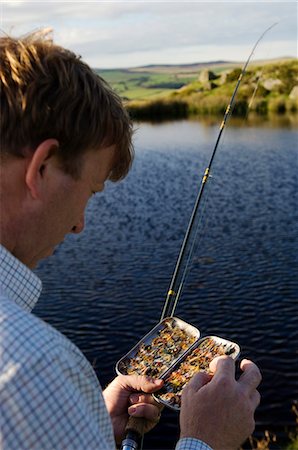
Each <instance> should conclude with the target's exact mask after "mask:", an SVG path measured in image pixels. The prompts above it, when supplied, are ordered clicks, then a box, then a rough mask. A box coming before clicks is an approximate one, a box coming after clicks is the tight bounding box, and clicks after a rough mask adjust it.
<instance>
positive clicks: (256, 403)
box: [250, 390, 261, 409]
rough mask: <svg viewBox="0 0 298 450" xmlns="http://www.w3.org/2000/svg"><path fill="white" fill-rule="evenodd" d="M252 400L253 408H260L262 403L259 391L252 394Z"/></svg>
mask: <svg viewBox="0 0 298 450" xmlns="http://www.w3.org/2000/svg"><path fill="white" fill-rule="evenodd" d="M250 398H251V401H252V406H253V408H254V409H256V408H257V407H258V406H259V404H260V401H261V395H260V393H259V391H257V390H255V391H254V392H253V393H252V394H251V396H250Z"/></svg>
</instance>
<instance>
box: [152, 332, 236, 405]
mask: <svg viewBox="0 0 298 450" xmlns="http://www.w3.org/2000/svg"><path fill="white" fill-rule="evenodd" d="M239 353H240V347H239V345H238V344H236V343H235V342H231V341H228V340H226V339H222V338H220V337H218V336H206V337H204V338H202V339H199V340H198V341H197V342H196V343H195V344H194V345H193V346H192V347H191V348H190V349H188V350H186V351H185V352H184V354H183V355H182V356H181V357H180V358H179V359H178V360H177V361H176V363H174V364H173V365H172V366H171V367H170V368H169V369H168V370H167V371H166V372H165V373H164V374H163V376H162V378H163V380H164V386H163V387H162V389H161V390H160V391H158V392H157V393H155V394H153V397H154V398H155V399H156V400H157V401H159V402H160V403H163V404H164V405H166V406H168V407H169V408H171V409H175V410H176V411H179V410H180V405H181V394H182V390H183V388H184V386H185V385H186V384H187V383H188V382H189V381H190V379H191V378H192V377H193V376H194V375H195V374H196V373H197V372H202V371H204V372H207V373H209V364H210V362H211V361H212V360H213V359H214V358H215V357H216V356H221V355H228V356H231V357H232V358H233V359H236V358H237V357H238V355H239Z"/></svg>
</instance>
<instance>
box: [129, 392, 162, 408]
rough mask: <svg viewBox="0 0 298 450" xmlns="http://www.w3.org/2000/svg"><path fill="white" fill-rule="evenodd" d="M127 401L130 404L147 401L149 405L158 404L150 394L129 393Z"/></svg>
mask: <svg viewBox="0 0 298 450" xmlns="http://www.w3.org/2000/svg"><path fill="white" fill-rule="evenodd" d="M129 401H130V403H131V404H135V403H148V404H151V405H159V403H157V401H156V400H155V399H154V398H153V397H152V395H151V394H142V393H140V394H138V393H135V394H131V395H130V396H129Z"/></svg>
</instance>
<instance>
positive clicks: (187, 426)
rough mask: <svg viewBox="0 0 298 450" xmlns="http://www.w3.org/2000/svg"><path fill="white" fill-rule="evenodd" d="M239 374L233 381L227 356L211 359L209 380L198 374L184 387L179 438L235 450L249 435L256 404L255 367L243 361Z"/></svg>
mask: <svg viewBox="0 0 298 450" xmlns="http://www.w3.org/2000/svg"><path fill="white" fill-rule="evenodd" d="M240 367H241V369H242V371H243V373H242V375H241V376H240V378H239V380H236V379H235V363H234V361H233V359H232V358H230V357H228V356H220V357H218V358H215V359H214V360H213V361H212V362H211V364H210V369H211V370H212V371H213V372H215V374H214V375H213V377H212V376H211V375H207V374H206V373H199V374H197V375H195V376H194V377H193V379H192V380H191V381H190V382H189V383H188V384H187V385H186V386H185V388H184V389H183V393H182V398H181V414H180V427H181V438H183V437H194V438H197V439H201V440H202V441H204V442H205V443H206V444H209V445H210V447H212V448H213V450H236V449H237V448H239V446H240V445H241V444H242V443H243V442H244V441H245V439H247V437H248V436H249V435H250V434H251V433H252V432H253V430H254V427H255V421H254V412H255V409H256V407H257V406H258V404H259V403H260V394H259V392H258V391H257V390H256V388H257V386H258V385H259V383H260V382H261V374H260V371H259V369H258V367H257V366H256V365H255V364H254V363H253V362H251V361H249V360H247V359H244V360H243V361H242V362H241V365H240Z"/></svg>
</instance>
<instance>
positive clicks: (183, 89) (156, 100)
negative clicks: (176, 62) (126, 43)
mask: <svg viewBox="0 0 298 450" xmlns="http://www.w3.org/2000/svg"><path fill="white" fill-rule="evenodd" d="M241 67H242V65H241V64H240V63H238V64H237V63H228V62H224V61H218V62H210V63H205V64H203V63H202V64H193V65H181V66H171V65H169V66H163V65H161V66H146V67H139V68H132V69H119V70H118V69H113V70H99V69H96V72H97V73H98V74H99V75H100V76H102V77H103V78H104V79H105V80H106V81H107V82H108V83H109V84H110V85H111V86H112V88H113V89H114V90H115V91H116V92H117V93H118V94H119V95H120V96H121V97H122V99H123V100H124V101H125V103H126V107H127V109H128V111H129V113H130V115H131V117H132V119H133V120H149V121H162V120H170V119H186V118H191V117H207V116H214V117H216V116H217V117H218V116H222V115H223V114H224V112H225V110H226V107H227V105H228V103H229V101H230V99H231V95H232V93H233V90H234V88H235V85H236V82H237V79H238V77H239V74H240V73H241ZM297 73H298V61H297V59H294V58H283V59H280V60H273V61H270V60H267V61H261V62H256V63H254V64H253V65H252V64H251V65H250V67H249V69H248V70H247V72H246V74H245V76H244V77H243V80H242V84H241V86H240V89H239V91H238V94H237V99H236V103H235V107H234V110H233V116H234V117H242V118H243V117H247V115H248V114H249V115H254V116H257V117H258V118H260V117H262V118H264V119H266V118H270V117H271V116H281V117H291V116H292V117H295V116H296V117H297V114H296V113H297V111H298V76H297Z"/></svg>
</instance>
